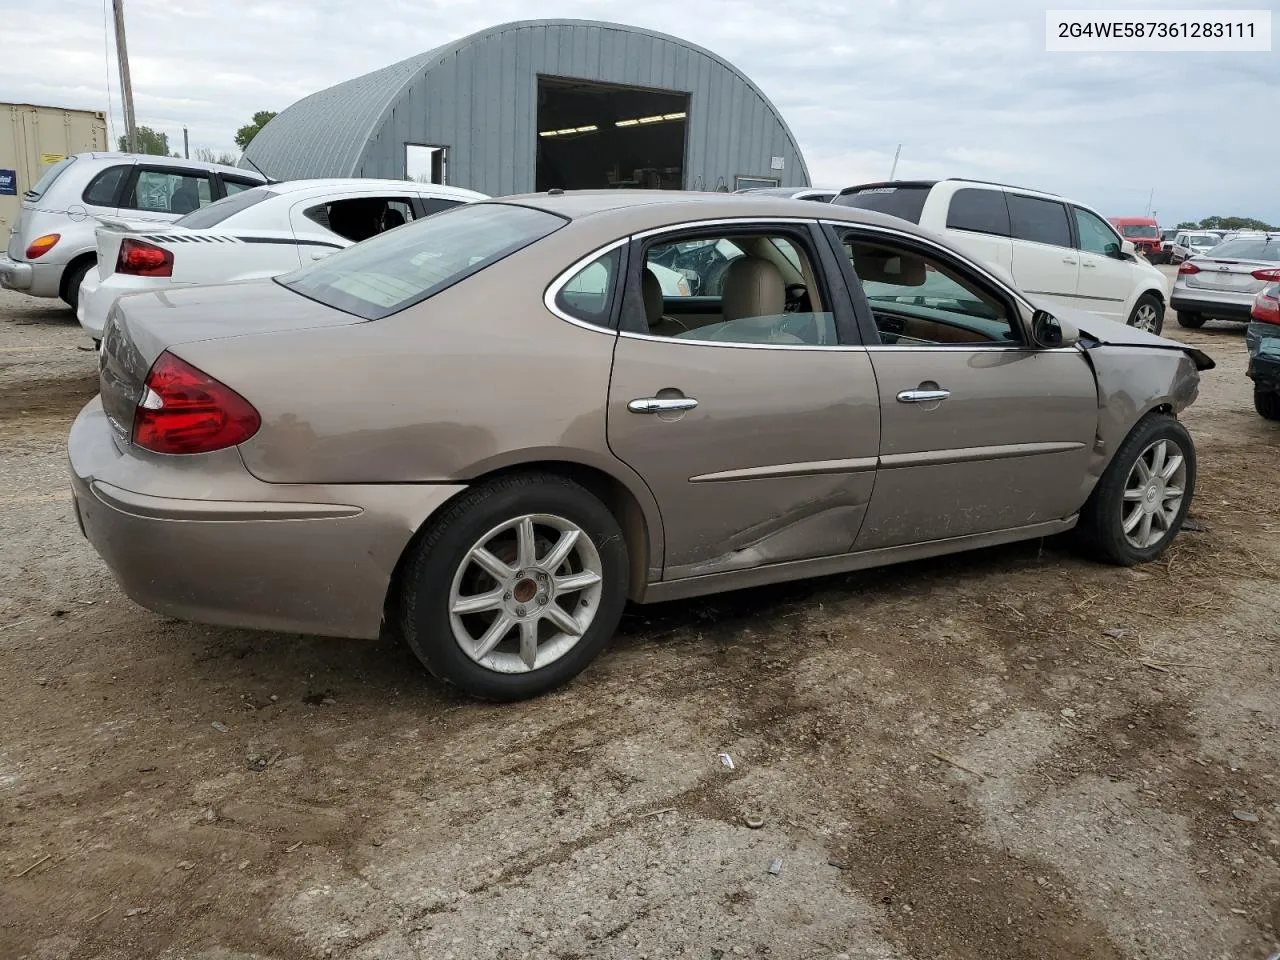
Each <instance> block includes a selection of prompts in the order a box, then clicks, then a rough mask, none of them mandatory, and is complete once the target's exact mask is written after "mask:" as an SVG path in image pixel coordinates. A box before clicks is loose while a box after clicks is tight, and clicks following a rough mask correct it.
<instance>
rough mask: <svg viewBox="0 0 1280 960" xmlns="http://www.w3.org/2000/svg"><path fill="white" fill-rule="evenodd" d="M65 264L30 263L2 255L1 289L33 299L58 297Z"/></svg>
mask: <svg viewBox="0 0 1280 960" xmlns="http://www.w3.org/2000/svg"><path fill="white" fill-rule="evenodd" d="M65 267H66V264H65V263H30V262H27V261H25V260H12V259H10V258H9V257H7V256H4V255H3V254H0V287H5V288H6V289H8V290H20V291H22V292H23V293H26V294H30V295H31V296H33V297H56V296H58V294H59V292H60V291H59V285H60V284H61V283H62V271H63V269H64V268H65Z"/></svg>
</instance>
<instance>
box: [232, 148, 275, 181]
mask: <svg viewBox="0 0 1280 960" xmlns="http://www.w3.org/2000/svg"><path fill="white" fill-rule="evenodd" d="M240 159H241V160H243V161H245V163H247V164H249V166H251V167H253V169H255V170H257V171H258V172H259V173H260V174H262V176H263V177H264V178H265V179H266V181H267V183H280V182H281V181H279V180H275V179H273V178H272V177H270V176H268V175H267V171H265V170H263V169H262V168H261V167H260V166H258V165H257V164H256V163H254V162H253V158H252V157H250V156H249V154H247V153H246V154H244V155H243V156H241V157H240Z"/></svg>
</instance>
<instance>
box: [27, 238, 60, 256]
mask: <svg viewBox="0 0 1280 960" xmlns="http://www.w3.org/2000/svg"><path fill="white" fill-rule="evenodd" d="M61 239H62V234H60V233H46V234H45V235H44V236H43V237H36V238H35V239H34V240H32V241H31V246H29V247H27V259H28V260H36V259H38V258H40V257H43V256H44V255H45V254H46V253H48V252H49V251H50V250H52V249H53V248H54V245H55V244H57V242H58V241H59V240H61Z"/></svg>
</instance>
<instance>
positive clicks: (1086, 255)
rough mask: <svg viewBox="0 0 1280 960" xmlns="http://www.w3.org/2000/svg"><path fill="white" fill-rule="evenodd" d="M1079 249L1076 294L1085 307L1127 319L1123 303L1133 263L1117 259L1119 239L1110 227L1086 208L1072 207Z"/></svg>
mask: <svg viewBox="0 0 1280 960" xmlns="http://www.w3.org/2000/svg"><path fill="white" fill-rule="evenodd" d="M1072 212H1073V213H1074V214H1075V219H1076V236H1077V238H1078V243H1079V248H1080V282H1079V284H1078V286H1077V289H1076V294H1077V296H1079V298H1080V306H1081V307H1082V308H1084V309H1085V310H1092V311H1093V312H1094V313H1097V314H1100V315H1101V316H1104V317H1107V318H1108V319H1110V320H1116V321H1119V322H1120V323H1125V322H1126V321H1128V319H1129V318H1128V317H1127V316H1125V309H1124V308H1125V304H1126V303H1127V301H1128V299H1129V294H1130V293H1131V292H1132V291H1133V285H1134V265H1133V264H1132V263H1130V262H1129V261H1128V260H1123V259H1121V253H1120V251H1121V241H1120V238H1119V237H1118V236H1116V233H1115V231H1114V230H1112V229H1111V227H1110V226H1108V225H1107V224H1106V223H1104V222H1103V221H1102V220H1101V219H1100V218H1099V217H1096V216H1094V215H1093V214H1092V213H1090V212H1089V211H1088V210H1082V209H1080V208H1079V207H1073V208H1072Z"/></svg>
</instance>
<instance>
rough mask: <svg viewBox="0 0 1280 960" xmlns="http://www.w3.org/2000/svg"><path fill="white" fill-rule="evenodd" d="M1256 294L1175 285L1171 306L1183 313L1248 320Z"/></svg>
mask: <svg viewBox="0 0 1280 960" xmlns="http://www.w3.org/2000/svg"><path fill="white" fill-rule="evenodd" d="M1253 298H1254V293H1253V292H1249V293H1234V292H1232V291H1229V290H1201V289H1197V288H1195V287H1188V286H1184V285H1180V284H1179V285H1175V286H1174V288H1173V296H1172V297H1171V298H1170V301H1169V305H1170V306H1171V307H1173V309H1174V310H1178V311H1181V312H1183V313H1203V314H1207V315H1208V316H1210V317H1217V318H1219V319H1222V320H1248V319H1249V311H1251V310H1252V309H1253Z"/></svg>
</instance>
